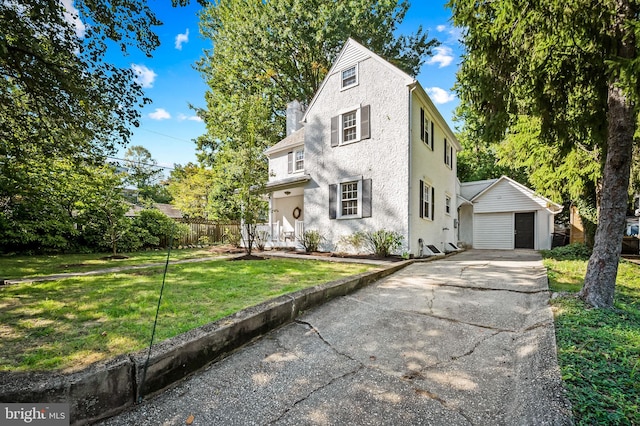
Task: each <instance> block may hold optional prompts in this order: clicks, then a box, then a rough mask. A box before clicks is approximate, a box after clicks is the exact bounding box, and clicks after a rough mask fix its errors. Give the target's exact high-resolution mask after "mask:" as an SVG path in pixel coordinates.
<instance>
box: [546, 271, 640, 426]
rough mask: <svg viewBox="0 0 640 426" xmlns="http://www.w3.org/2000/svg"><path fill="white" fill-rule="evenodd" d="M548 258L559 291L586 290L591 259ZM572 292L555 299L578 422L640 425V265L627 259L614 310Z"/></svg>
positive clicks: (566, 373)
mask: <svg viewBox="0 0 640 426" xmlns="http://www.w3.org/2000/svg"><path fill="white" fill-rule="evenodd" d="M544 263H545V266H546V267H547V270H548V275H549V285H550V287H551V289H552V290H553V291H568V292H572V293H575V292H577V291H578V290H580V288H581V286H582V283H583V279H584V274H585V272H586V267H587V261H586V260H557V259H553V258H546V259H545V260H544ZM572 293H571V294H569V295H568V296H567V297H561V298H557V299H554V300H552V302H551V303H552V306H553V309H554V312H555V322H556V340H557V343H558V362H559V364H560V369H561V372H562V378H563V380H564V382H565V386H566V388H567V391H568V396H569V398H570V400H571V403H572V404H573V411H574V414H575V417H576V423H577V424H582V425H593V424H611V425H640V407H638V404H639V403H640V358H639V357H640V265H637V264H633V263H631V262H627V261H621V263H620V266H619V269H618V278H617V285H616V297H615V300H616V301H615V308H614V309H610V310H608V309H586V308H585V305H584V304H583V303H582V302H581V301H580V300H579V299H577V298H575V297H574V294H572Z"/></svg>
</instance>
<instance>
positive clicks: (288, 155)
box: [287, 152, 293, 173]
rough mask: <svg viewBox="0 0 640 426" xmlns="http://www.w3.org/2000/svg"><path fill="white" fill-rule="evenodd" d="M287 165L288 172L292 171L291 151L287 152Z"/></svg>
mask: <svg viewBox="0 0 640 426" xmlns="http://www.w3.org/2000/svg"><path fill="white" fill-rule="evenodd" d="M287 165H288V168H289V173H293V152H289V153H288V154H287Z"/></svg>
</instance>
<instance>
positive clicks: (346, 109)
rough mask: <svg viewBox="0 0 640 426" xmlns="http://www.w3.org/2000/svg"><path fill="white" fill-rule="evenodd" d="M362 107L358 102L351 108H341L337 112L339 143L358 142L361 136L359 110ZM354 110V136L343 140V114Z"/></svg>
mask: <svg viewBox="0 0 640 426" xmlns="http://www.w3.org/2000/svg"><path fill="white" fill-rule="evenodd" d="M361 109H362V106H361V105H360V104H358V105H355V106H353V107H351V108H345V109H343V110H340V112H339V114H338V125H339V127H340V128H339V130H340V139H339V143H338V144H339V145H349V144H351V143H356V142H360V140H361V138H362V136H361V127H362V120H361V118H360V110H361ZM353 111H355V112H356V138H355V139H353V140H350V141H346V142H345V141H344V118H343V117H344V115H345V114H348V113H350V112H353Z"/></svg>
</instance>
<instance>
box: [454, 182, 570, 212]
mask: <svg viewBox="0 0 640 426" xmlns="http://www.w3.org/2000/svg"><path fill="white" fill-rule="evenodd" d="M487 182H490V183H489V184H488V185H487V186H486V187H485V188H484V189H482V190H480V192H478V193H477V194H476V195H474V196H473V197H472V198H471V199H470V201H471V202H473V203H475V202H477V201H478V200H479V199H480V198H482V196H484V195H485V194H487V193H489V192H490V191H491V190H492V189H493V188H495V187H497V186H498V185H500V184H501V183H503V182H505V183H508V184H509V185H511V187H513V188H515V189H516V190H517V191H519V192H520V193H522V194H523V195H525V196H526V197H529V198H530V199H531V200H532V201H534V202H535V203H536V204H538V205H540V206H543V207H544V208H545V209H546V210H548V211H549V212H551V213H554V214H556V213H560V212H561V211H562V206H561V205H560V204H558V203H554V202H553V201H551V200H550V199H548V198H546V197H543V196H542V195H538V194H536V193H535V192H534V191H533V190H531V189H529V188H527V187H526V186H524V185H522V184H520V183H518V182H516V181H515V180H513V179H511V178H509V177H507V176H504V175H503V176H501V177H500V178H499V179H494V180H493V182H491V181H477V182H467V183H469V184H474V183H477V184H485V183H487ZM462 185H465V184H462ZM462 185H461V187H462ZM461 192H462V189H461Z"/></svg>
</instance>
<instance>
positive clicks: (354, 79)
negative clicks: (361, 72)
mask: <svg viewBox="0 0 640 426" xmlns="http://www.w3.org/2000/svg"><path fill="white" fill-rule="evenodd" d="M341 75H342V86H341V89H348V88H349V87H353V86H356V85H357V84H358V66H357V65H354V66H352V67H350V68H347V69H346V70H343V71H342V73H341Z"/></svg>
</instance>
